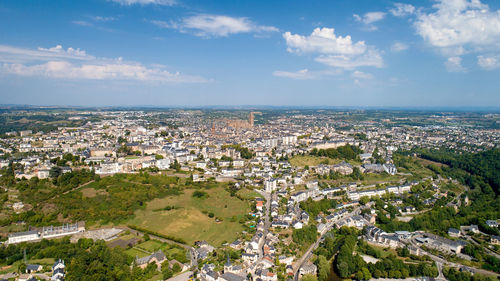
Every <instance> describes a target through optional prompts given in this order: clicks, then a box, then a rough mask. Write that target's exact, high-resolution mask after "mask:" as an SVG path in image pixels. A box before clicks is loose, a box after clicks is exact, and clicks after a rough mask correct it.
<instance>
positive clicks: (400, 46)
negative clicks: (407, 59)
mask: <svg viewBox="0 0 500 281" xmlns="http://www.w3.org/2000/svg"><path fill="white" fill-rule="evenodd" d="M405 50H408V45H406V44H405V43H402V42H394V44H392V46H391V51H393V52H395V53H397V52H401V51H405Z"/></svg>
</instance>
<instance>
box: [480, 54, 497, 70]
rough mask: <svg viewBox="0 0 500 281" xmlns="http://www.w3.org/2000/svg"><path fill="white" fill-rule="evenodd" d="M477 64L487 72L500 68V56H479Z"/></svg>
mask: <svg viewBox="0 0 500 281" xmlns="http://www.w3.org/2000/svg"><path fill="white" fill-rule="evenodd" d="M477 64H478V65H479V66H480V67H482V68H484V69H486V70H494V69H497V68H500V56H498V55H497V56H478V57H477Z"/></svg>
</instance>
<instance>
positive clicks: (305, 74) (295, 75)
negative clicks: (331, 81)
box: [273, 69, 315, 80]
mask: <svg viewBox="0 0 500 281" xmlns="http://www.w3.org/2000/svg"><path fill="white" fill-rule="evenodd" d="M273 75H274V76H279V77H286V78H292V79H298V80H309V79H314V78H315V77H314V75H313V74H311V73H310V72H309V70H308V69H302V70H299V71H295V72H290V71H281V70H277V71H274V72H273Z"/></svg>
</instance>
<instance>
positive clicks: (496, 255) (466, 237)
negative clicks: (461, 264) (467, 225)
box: [465, 233, 500, 259]
mask: <svg viewBox="0 0 500 281" xmlns="http://www.w3.org/2000/svg"><path fill="white" fill-rule="evenodd" d="M483 235H487V234H484V233H483ZM465 239H467V241H469V242H471V243H472V244H474V245H477V246H479V247H481V248H483V249H484V250H486V252H488V254H490V255H492V256H495V257H496V258H497V259H500V255H499V254H497V253H495V252H493V251H492V250H490V249H488V248H487V247H483V246H482V245H481V244H479V243H477V242H476V240H474V239H472V237H470V236H469V235H466V236H465Z"/></svg>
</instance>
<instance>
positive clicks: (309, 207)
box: [300, 198, 338, 217]
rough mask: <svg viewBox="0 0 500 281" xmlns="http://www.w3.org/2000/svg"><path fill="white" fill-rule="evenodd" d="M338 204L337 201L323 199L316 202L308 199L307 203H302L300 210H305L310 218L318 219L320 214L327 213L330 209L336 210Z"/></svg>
mask: <svg viewBox="0 0 500 281" xmlns="http://www.w3.org/2000/svg"><path fill="white" fill-rule="evenodd" d="M337 204H338V202H337V201H336V200H330V199H321V200H319V201H314V200H312V199H311V198H308V199H307V200H306V201H302V202H300V208H301V209H302V210H305V211H306V212H307V213H308V214H309V215H310V216H312V217H316V216H317V215H318V214H319V213H321V212H322V213H327V211H328V210H329V209H335V207H337Z"/></svg>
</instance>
